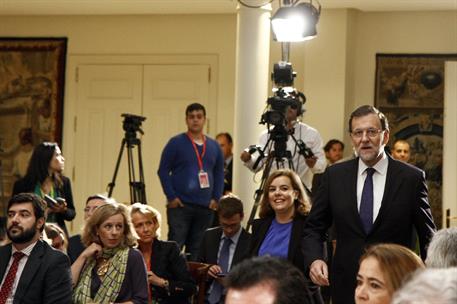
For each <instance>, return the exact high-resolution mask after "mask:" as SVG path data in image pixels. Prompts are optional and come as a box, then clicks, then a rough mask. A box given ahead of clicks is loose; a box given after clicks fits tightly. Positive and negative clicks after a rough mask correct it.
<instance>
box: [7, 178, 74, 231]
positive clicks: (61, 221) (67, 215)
mask: <svg viewBox="0 0 457 304" xmlns="http://www.w3.org/2000/svg"><path fill="white" fill-rule="evenodd" d="M62 182H63V185H62V188H59V189H56V190H57V196H58V197H62V198H64V199H65V201H66V203H67V208H68V209H67V211H65V212H64V213H57V214H56V221H57V224H58V225H59V226H60V227H61V228H62V229H63V230H64V231H65V233H66V234H67V235H68V231H67V227H66V226H65V221H71V220H73V219H74V218H75V216H76V211H75V205H74V203H73V194H72V192H71V183H70V180H69V179H68V178H67V177H65V176H62ZM35 186H36V184H34V183H30V182H28V181H27V180H26V179H25V178H21V179H19V180H17V181H16V182H15V183H14V187H13V195H15V194H18V193H22V192H34V190H35Z"/></svg>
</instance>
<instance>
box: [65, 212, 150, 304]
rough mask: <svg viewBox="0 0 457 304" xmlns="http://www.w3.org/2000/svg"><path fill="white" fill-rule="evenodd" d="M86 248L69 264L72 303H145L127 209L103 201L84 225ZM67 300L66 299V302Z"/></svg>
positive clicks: (138, 256) (139, 260) (143, 276)
mask: <svg viewBox="0 0 457 304" xmlns="http://www.w3.org/2000/svg"><path fill="white" fill-rule="evenodd" d="M82 241H83V244H84V245H85V246H86V249H84V251H83V252H82V253H81V254H80V255H79V257H78V258H77V259H76V261H75V262H74V263H73V265H72V266H71V272H72V277H73V284H74V286H75V288H74V291H73V303H75V304H82V303H123V302H128V303H135V304H137V303H144V304H146V303H148V281H147V275H146V267H145V265H144V260H143V257H142V256H141V253H140V252H139V251H138V250H136V249H133V248H132V247H133V246H134V245H136V233H135V231H134V230H133V227H132V224H131V222H130V216H129V213H128V208H127V207H126V206H124V205H122V204H118V203H106V204H104V205H102V206H100V207H98V208H97V209H95V211H94V213H93V214H92V216H90V217H89V219H88V220H87V222H86V223H85V225H84V229H83V233H82ZM67 303H68V302H67Z"/></svg>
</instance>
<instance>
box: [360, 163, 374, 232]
mask: <svg viewBox="0 0 457 304" xmlns="http://www.w3.org/2000/svg"><path fill="white" fill-rule="evenodd" d="M365 171H366V172H367V177H366V179H365V183H364V184H363V190H362V198H361V200H360V211H359V212H360V219H361V220H362V224H363V228H364V229H365V233H367V234H368V233H369V232H370V230H371V227H373V174H374V172H375V171H376V170H375V169H373V168H367V169H366V170H365Z"/></svg>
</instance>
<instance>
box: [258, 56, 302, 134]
mask: <svg viewBox="0 0 457 304" xmlns="http://www.w3.org/2000/svg"><path fill="white" fill-rule="evenodd" d="M296 75H297V73H295V72H294V71H293V69H292V64H291V63H290V62H285V61H280V62H278V63H275V64H274V67H273V73H271V80H272V81H273V82H274V84H275V86H276V88H275V89H273V92H274V95H273V96H272V97H269V98H268V100H267V104H268V110H267V111H266V112H265V113H263V114H262V117H261V119H260V123H261V124H271V125H275V126H280V125H282V126H286V125H287V120H286V111H287V108H288V107H291V108H293V109H299V108H300V107H301V104H302V102H301V101H300V99H299V97H300V95H298V94H297V92H296V90H295V89H294V88H293V87H292V86H293V84H294V78H295V77H296ZM302 95H303V94H302ZM303 97H304V95H303Z"/></svg>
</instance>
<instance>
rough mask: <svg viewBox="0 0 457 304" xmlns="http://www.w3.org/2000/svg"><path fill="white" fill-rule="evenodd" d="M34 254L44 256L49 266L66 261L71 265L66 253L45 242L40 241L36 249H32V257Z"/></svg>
mask: <svg viewBox="0 0 457 304" xmlns="http://www.w3.org/2000/svg"><path fill="white" fill-rule="evenodd" d="M32 254H39V255H43V257H44V259H43V260H44V261H46V262H47V263H49V264H53V263H57V262H60V261H61V260H64V261H65V262H68V264H70V260H69V258H68V256H67V255H66V254H65V253H64V252H62V251H60V250H57V249H55V248H53V247H52V246H51V245H49V244H48V243H47V242H45V241H43V240H39V241H38V242H37V243H36V245H35V247H34V248H33V249H32V253H31V255H32Z"/></svg>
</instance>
